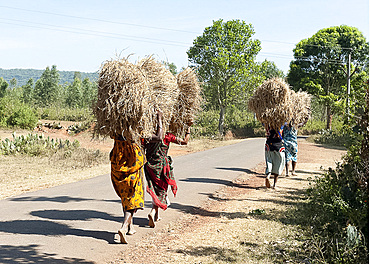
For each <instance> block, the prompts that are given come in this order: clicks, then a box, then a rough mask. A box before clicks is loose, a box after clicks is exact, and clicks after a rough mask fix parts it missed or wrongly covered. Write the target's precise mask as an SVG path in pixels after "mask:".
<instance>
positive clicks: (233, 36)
mask: <svg viewBox="0 0 370 264" xmlns="http://www.w3.org/2000/svg"><path fill="white" fill-rule="evenodd" d="M254 33H255V32H254V28H253V26H252V25H251V24H247V23H246V22H244V21H242V20H231V21H227V22H224V21H223V20H222V19H220V20H217V21H213V25H212V26H210V27H207V28H205V30H204V32H203V35H201V36H198V37H197V38H196V39H195V40H194V42H193V46H192V47H191V48H190V49H189V50H188V51H187V54H188V58H189V61H190V63H192V64H193V66H195V67H196V68H197V71H198V74H199V76H200V78H201V81H202V83H203V85H204V95H205V96H206V99H207V101H208V103H209V104H211V105H212V106H214V107H215V108H216V109H218V110H219V111H220V116H219V133H220V134H223V132H224V119H225V109H226V108H227V107H229V106H231V105H236V104H241V103H245V99H246V95H247V94H248V91H249V90H251V87H255V86H256V85H257V83H258V82H259V81H260V80H259V77H258V76H257V75H256V74H255V72H256V67H257V65H256V63H255V57H256V55H257V54H258V52H259V51H260V50H261V43H260V41H259V40H253V39H252V36H253V35H254Z"/></svg>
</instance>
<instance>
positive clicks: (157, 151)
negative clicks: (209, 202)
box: [144, 123, 192, 227]
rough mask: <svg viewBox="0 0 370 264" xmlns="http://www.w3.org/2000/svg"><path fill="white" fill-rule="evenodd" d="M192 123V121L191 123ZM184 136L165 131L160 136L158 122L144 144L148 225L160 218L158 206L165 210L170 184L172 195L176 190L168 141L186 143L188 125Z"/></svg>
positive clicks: (160, 128) (188, 133)
mask: <svg viewBox="0 0 370 264" xmlns="http://www.w3.org/2000/svg"><path fill="white" fill-rule="evenodd" d="M191 124H192V123H191ZM191 124H189V127H188V130H187V132H186V133H185V138H184V139H181V138H178V137H176V136H175V135H173V134H171V133H166V135H165V136H164V138H163V139H162V138H161V133H163V132H161V131H162V124H158V128H157V134H156V135H153V137H152V138H151V139H150V140H149V141H147V142H146V143H145V144H144V148H145V150H146V158H147V163H146V164H145V165H144V172H145V177H146V180H147V188H146V190H147V192H148V193H149V194H150V196H151V197H152V203H153V206H152V210H151V211H150V213H149V215H148V218H149V226H150V227H155V222H156V221H158V220H159V219H160V218H159V216H158V208H161V209H162V210H166V209H167V207H168V206H169V204H170V203H169V200H168V197H167V190H168V189H169V187H170V186H171V190H172V193H173V195H174V196H176V192H177V184H176V181H175V177H174V174H173V168H172V159H171V157H170V156H168V149H169V147H170V143H176V144H179V145H187V144H188V142H189V139H190V125H191Z"/></svg>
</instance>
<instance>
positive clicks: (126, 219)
mask: <svg viewBox="0 0 370 264" xmlns="http://www.w3.org/2000/svg"><path fill="white" fill-rule="evenodd" d="M133 215H134V210H129V211H124V212H123V223H122V226H121V229H120V230H118V234H119V236H120V240H121V243H123V244H127V239H126V233H127V232H128V228H129V225H130V223H131V221H132V218H133Z"/></svg>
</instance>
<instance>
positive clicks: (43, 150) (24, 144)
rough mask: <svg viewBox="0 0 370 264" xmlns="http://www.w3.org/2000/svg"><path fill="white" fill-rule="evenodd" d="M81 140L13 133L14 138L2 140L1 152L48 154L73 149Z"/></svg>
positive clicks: (11, 153) (4, 153) (0, 144)
mask: <svg viewBox="0 0 370 264" xmlns="http://www.w3.org/2000/svg"><path fill="white" fill-rule="evenodd" d="M79 146H80V145H79V142H78V141H77V140H75V141H74V142H71V141H69V140H68V139H66V140H64V141H63V140H62V139H50V138H49V137H47V138H46V137H45V136H44V135H38V134H28V135H26V136H23V135H21V136H16V134H15V133H13V140H9V139H8V138H6V139H5V140H3V141H1V142H0V153H1V154H3V155H16V154H26V155H29V156H40V155H45V156H46V155H48V154H50V153H54V152H57V151H58V150H64V151H73V150H75V149H77V148H78V147H79Z"/></svg>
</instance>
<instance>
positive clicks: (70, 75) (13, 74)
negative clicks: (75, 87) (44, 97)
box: [0, 68, 98, 86]
mask: <svg viewBox="0 0 370 264" xmlns="http://www.w3.org/2000/svg"><path fill="white" fill-rule="evenodd" d="M43 72H44V70H36V69H1V68H0V76H1V77H2V78H3V79H4V80H5V81H7V82H8V83H9V82H10V81H11V80H12V79H13V78H15V79H16V80H17V84H18V85H19V86H23V85H26V84H27V82H28V81H29V79H33V80H34V81H35V82H36V81H37V80H38V79H40V77H41V75H42V73H43ZM59 75H60V83H63V84H64V83H73V80H74V75H75V72H74V71H59ZM85 78H88V79H90V80H91V81H92V82H95V81H96V80H97V79H98V73H97V72H81V76H80V79H81V80H83V79H85Z"/></svg>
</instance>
